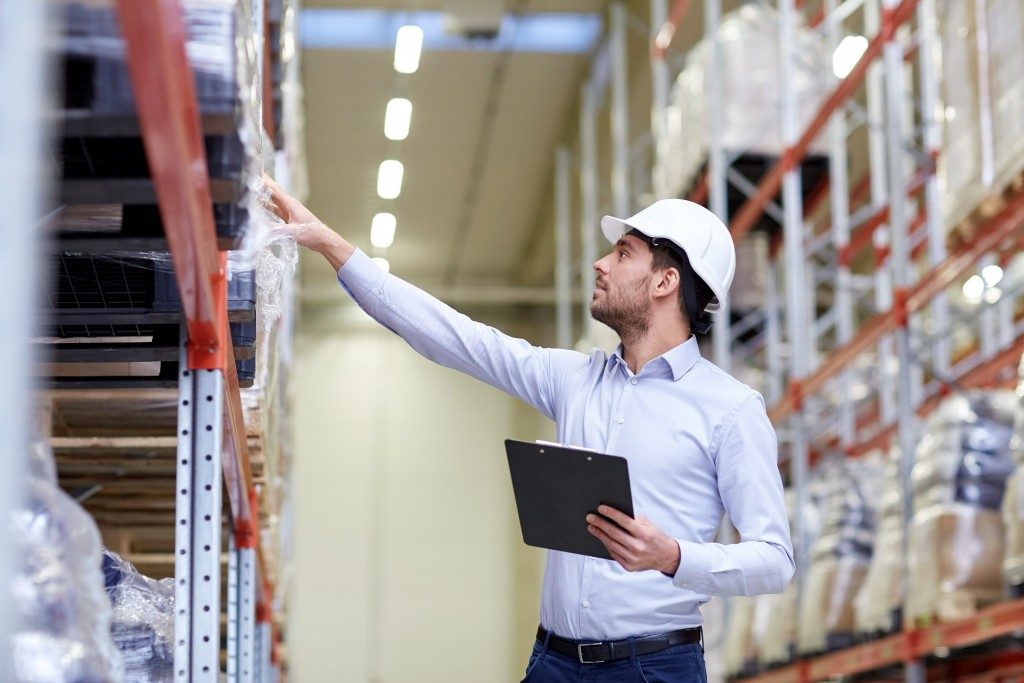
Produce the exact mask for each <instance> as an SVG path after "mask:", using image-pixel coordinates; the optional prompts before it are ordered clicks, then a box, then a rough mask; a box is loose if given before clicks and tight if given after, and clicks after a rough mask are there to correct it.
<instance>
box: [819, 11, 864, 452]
mask: <svg viewBox="0 0 1024 683" xmlns="http://www.w3.org/2000/svg"><path fill="white" fill-rule="evenodd" d="M836 5H837V0H826V4H825V7H826V14H827V15H828V16H832V15H833V14H834V13H835V11H836ZM840 28H841V27H840V22H838V21H832V22H828V41H829V49H830V50H832V51H833V52H834V51H835V49H836V48H837V47H838V46H839V42H840V41H841V40H842V38H843V36H842V35H841V33H842V32H841V30H840ZM848 135H849V133H848V130H847V125H846V112H845V111H844V110H843V108H842V107H840V108H838V109H836V111H835V112H834V113H833V114H832V117H831V118H830V119H829V125H828V141H829V167H828V168H829V177H830V179H831V182H830V184H829V193H830V195H829V198H830V204H831V218H832V240H833V242H834V244H835V251H836V254H837V261H838V263H837V266H836V271H837V272H836V285H835V287H836V288H835V310H836V346H837V347H841V346H844V345H846V344H847V343H849V341H850V339H852V338H853V328H854V319H853V291H852V289H853V276H852V274H851V272H850V261H849V258H850V257H849V254H848V253H847V250H848V247H849V244H850V201H849V191H850V190H849V179H848V176H847V163H848V160H847V155H846V145H847V136H848ZM853 379H854V378H853V370H852V369H846V370H844V371H843V372H842V374H841V375H840V376H839V440H840V444H841V445H842V446H843V447H844V448H848V447H850V446H852V445H853V442H854V439H855V438H856V434H855V431H856V420H855V415H854V403H853V397H852V396H851V390H852V387H853Z"/></svg>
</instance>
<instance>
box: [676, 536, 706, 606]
mask: <svg viewBox="0 0 1024 683" xmlns="http://www.w3.org/2000/svg"><path fill="white" fill-rule="evenodd" d="M676 543H678V544H679V568H678V569H676V574H675V576H673V577H672V583H673V584H674V585H675V586H676V588H683V589H686V590H689V591H693V592H695V593H706V592H707V591H705V590H704V586H705V584H706V583H707V580H708V576H709V574H710V573H711V556H710V553H709V551H708V548H705V547H704V544H703V543H694V542H693V541H681V540H679V539H676Z"/></svg>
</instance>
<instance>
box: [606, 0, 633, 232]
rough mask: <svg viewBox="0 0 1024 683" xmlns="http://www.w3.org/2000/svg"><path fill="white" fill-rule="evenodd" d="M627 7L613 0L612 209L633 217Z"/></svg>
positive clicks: (620, 215)
mask: <svg viewBox="0 0 1024 683" xmlns="http://www.w3.org/2000/svg"><path fill="white" fill-rule="evenodd" d="M627 21H628V17H627V15H626V6H625V4H624V3H623V2H622V0H616V1H615V2H613V3H612V6H611V27H610V45H611V61H612V79H611V82H612V109H611V126H612V205H613V207H614V209H615V215H617V216H619V217H620V218H625V217H627V216H629V215H630V214H632V213H633V211H632V208H633V200H632V197H631V196H630V188H629V167H630V164H629V93H628V82H627V79H628V78H629V75H628V74H627V72H626V69H627V64H628V59H629V56H628V46H627V37H628V36H627V26H626V22H627Z"/></svg>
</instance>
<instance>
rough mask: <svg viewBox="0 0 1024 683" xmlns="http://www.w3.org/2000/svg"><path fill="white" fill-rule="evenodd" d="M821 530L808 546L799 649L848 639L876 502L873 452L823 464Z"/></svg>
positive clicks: (837, 644) (876, 465)
mask: <svg viewBox="0 0 1024 683" xmlns="http://www.w3.org/2000/svg"><path fill="white" fill-rule="evenodd" d="M823 470H825V471H823V472H822V476H823V480H824V481H825V482H826V484H825V486H826V488H825V490H824V493H823V495H822V498H821V504H820V505H821V530H820V532H819V533H818V536H817V539H816V540H815V541H814V544H813V545H812V546H811V562H810V567H809V568H808V570H807V576H806V579H805V584H804V592H803V595H801V596H800V621H799V625H798V630H797V651H798V652H800V653H801V654H813V653H819V652H824V651H828V650H832V649H836V648H839V647H846V646H848V645H850V644H851V643H852V642H853V638H854V618H853V602H854V597H855V596H856V595H857V592H858V591H859V590H860V587H861V585H862V583H863V582H864V577H865V576H866V575H867V570H868V565H869V563H870V562H871V549H872V546H873V545H874V537H875V514H876V509H875V504H876V503H877V501H876V500H875V499H874V496H873V492H874V491H877V490H878V486H879V481H880V479H881V473H882V467H881V464H880V462H879V461H878V460H877V459H876V458H866V459H862V460H858V461H852V462H837V463H833V464H831V465H829V466H826V467H823Z"/></svg>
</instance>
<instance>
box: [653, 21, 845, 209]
mask: <svg viewBox="0 0 1024 683" xmlns="http://www.w3.org/2000/svg"><path fill="white" fill-rule="evenodd" d="M793 39H794V41H795V43H796V46H797V48H796V50H797V53H798V54H799V56H800V59H799V63H798V64H797V65H796V68H795V70H794V74H793V85H792V87H793V89H794V90H795V91H796V101H797V105H796V110H797V114H796V118H797V129H798V130H802V129H803V128H804V127H805V126H806V125H807V124H808V123H809V122H810V120H811V119H812V118H813V117H814V114H815V113H816V112H817V110H818V107H819V106H820V105H821V102H822V101H823V100H824V98H825V97H826V95H827V94H828V90H829V87H830V85H831V75H830V74H831V68H829V66H830V64H831V61H830V56H829V55H830V52H829V51H828V49H827V47H826V45H825V42H824V41H823V40H822V39H821V37H820V36H818V35H817V34H816V33H815V32H814V31H811V30H808V29H807V28H806V27H804V26H799V27H797V30H796V31H795V32H794V36H793ZM718 40H719V44H720V45H721V54H722V72H721V76H720V78H719V80H720V83H721V88H722V101H723V102H726V103H728V106H726V107H724V108H723V110H722V121H721V126H722V128H721V130H722V141H723V145H724V147H725V150H726V152H732V153H736V154H741V153H742V154H758V155H765V156H770V157H778V156H780V155H781V154H782V152H783V150H784V149H785V147H786V146H785V145H784V144H783V142H782V139H781V137H780V136H781V133H780V131H781V129H782V128H781V122H780V118H779V117H780V112H781V110H780V96H781V95H780V93H781V91H780V90H779V66H778V65H779V16H778V13H777V12H776V11H775V10H774V9H772V8H771V7H769V6H768V5H765V4H760V3H749V4H745V5H743V6H742V7H740V8H739V9H737V10H736V11H734V12H729V13H728V14H726V15H725V16H723V17H722V21H721V24H720V25H719V29H718ZM711 59H712V52H711V42H710V41H709V40H708V39H707V38H704V39H703V40H701V42H699V43H698V44H697V45H696V46H695V47H694V48H693V50H691V51H690V54H689V56H688V57H687V60H686V65H685V66H684V68H683V70H682V71H681V72H680V74H679V77H678V78H677V79H676V83H675V84H674V85H673V87H672V92H671V93H670V96H669V100H670V102H669V106H668V108H667V110H666V112H665V117H666V119H665V128H666V129H665V135H664V136H663V140H661V141H660V142H659V144H660V145H662V150H661V153H660V154H659V155H658V158H659V159H665V160H666V164H665V166H663V167H662V166H659V167H657V168H655V169H654V192H655V194H657V195H658V196H659V197H664V196H680V195H681V193H683V192H684V191H686V189H687V188H688V187H689V186H691V185H692V184H693V183H694V181H695V180H696V179H697V176H698V173H699V172H700V169H701V167H702V166H703V165H704V162H705V160H706V159H707V148H708V142H709V140H710V130H711V128H710V123H709V119H710V107H709V104H708V83H709V80H710V78H711ZM827 152H828V140H827V139H826V138H825V137H824V136H819V137H818V138H816V139H815V141H814V142H812V144H811V146H810V150H809V154H822V155H823V154H826V153H827Z"/></svg>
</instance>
